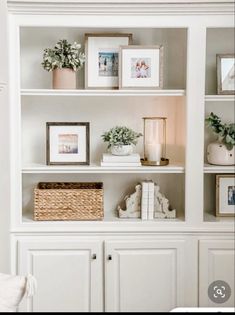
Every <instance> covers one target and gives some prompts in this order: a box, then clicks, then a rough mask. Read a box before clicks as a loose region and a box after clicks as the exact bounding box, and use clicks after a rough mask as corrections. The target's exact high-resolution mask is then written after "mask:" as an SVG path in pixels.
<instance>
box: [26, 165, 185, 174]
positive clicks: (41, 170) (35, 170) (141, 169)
mask: <svg viewBox="0 0 235 315" xmlns="http://www.w3.org/2000/svg"><path fill="white" fill-rule="evenodd" d="M184 170H185V169H184V166H183V165H182V164H179V163H177V164H169V165H167V166H137V167H103V166H99V165H98V164H93V165H89V166H76V165H71V166H70V165H69V166H67V165H63V166H60V165H59V166H55V165H44V164H32V165H27V166H24V167H23V168H22V173H23V174H64V173H65V174H68V173H70V174H74V173H79V174H81V173H83V174H89V173H93V174H94V173H99V174H104V173H108V174H113V173H119V174H120V173H138V174H139V173H145V174H146V173H184Z"/></svg>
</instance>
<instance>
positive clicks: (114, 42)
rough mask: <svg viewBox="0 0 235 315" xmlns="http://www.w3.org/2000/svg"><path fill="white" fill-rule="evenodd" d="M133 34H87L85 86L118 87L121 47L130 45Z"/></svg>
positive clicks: (94, 87) (91, 87)
mask: <svg viewBox="0 0 235 315" xmlns="http://www.w3.org/2000/svg"><path fill="white" fill-rule="evenodd" d="M131 42H132V34H118V33H114V34H109V33H98V34H85V54H86V60H87V62H86V68H85V88H86V89H115V88H118V76H119V74H118V71H119V47H120V46H121V45H129V44H131Z"/></svg>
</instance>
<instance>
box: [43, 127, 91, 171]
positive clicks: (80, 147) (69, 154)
mask: <svg viewBox="0 0 235 315" xmlns="http://www.w3.org/2000/svg"><path fill="white" fill-rule="evenodd" d="M46 133H47V150H46V151H47V165H89V162H90V161H89V160H90V158H89V155H90V153H89V133H90V131H89V123H88V122H65V123H61V122H60V123H58V122H48V123H47V124H46Z"/></svg>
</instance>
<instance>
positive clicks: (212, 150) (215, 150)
mask: <svg viewBox="0 0 235 315" xmlns="http://www.w3.org/2000/svg"><path fill="white" fill-rule="evenodd" d="M234 151H235V147H233V148H232V150H228V149H227V148H226V146H225V145H224V144H222V143H220V142H212V143H210V144H209V145H208V147H207V160H208V163H210V164H214V165H235V152H234Z"/></svg>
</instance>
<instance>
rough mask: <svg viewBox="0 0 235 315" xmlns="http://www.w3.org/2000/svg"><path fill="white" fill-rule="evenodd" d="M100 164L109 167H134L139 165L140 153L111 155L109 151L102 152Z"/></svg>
mask: <svg viewBox="0 0 235 315" xmlns="http://www.w3.org/2000/svg"><path fill="white" fill-rule="evenodd" d="M101 166H111V167H133V166H134V167H135V166H141V163H140V155H139V154H138V153H133V154H130V155H124V156H123V155H122V156H120V155H112V154H110V153H104V154H103V159H102V161H101Z"/></svg>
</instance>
